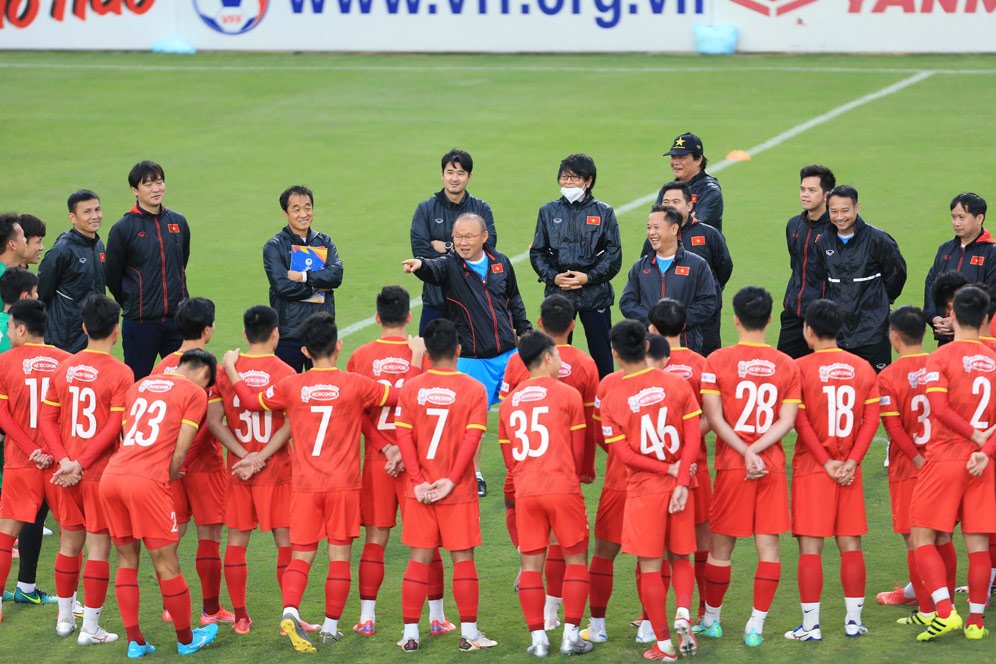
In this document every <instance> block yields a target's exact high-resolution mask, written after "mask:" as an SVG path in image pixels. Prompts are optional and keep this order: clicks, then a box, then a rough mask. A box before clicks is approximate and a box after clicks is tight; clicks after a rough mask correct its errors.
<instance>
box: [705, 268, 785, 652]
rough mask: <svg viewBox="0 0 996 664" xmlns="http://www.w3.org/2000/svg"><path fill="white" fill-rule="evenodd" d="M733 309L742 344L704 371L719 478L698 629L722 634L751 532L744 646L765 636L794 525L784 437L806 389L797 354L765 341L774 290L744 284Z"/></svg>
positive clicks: (709, 361)
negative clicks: (741, 540)
mask: <svg viewBox="0 0 996 664" xmlns="http://www.w3.org/2000/svg"><path fill="white" fill-rule="evenodd" d="M733 311H734V315H735V316H734V323H735V324H736V327H737V333H738V336H739V339H740V341H739V343H737V344H735V345H733V346H729V347H727V348H721V349H719V350H717V351H714V352H713V353H712V354H711V355H710V356H709V357H708V358H707V359H706V368H705V371H703V373H702V406H703V409H704V410H705V414H706V417H707V418H708V419H709V426H710V427H711V428H712V430H713V431H715V432H716V454H715V459H714V466H715V468H716V480H715V482H714V483H713V493H712V510H711V511H710V512H709V527H710V528H711V530H712V542H711V545H710V548H709V559H708V561H707V562H706V569H705V578H706V610H705V615H703V616H702V620H701V622H700V623H699V624H698V625H696V626H695V629H696V632H697V633H698V634H700V635H702V636H708V637H719V636H722V635H723V629H722V627H721V626H720V623H719V619H720V610H721V608H722V605H723V597H724V596H725V595H726V591H727V589H728V588H729V585H730V558H731V557H732V554H733V546H734V544H735V543H736V540H737V538H738V537H750V536H752V535H753V536H754V545H755V547H756V548H757V554H758V564H757V570H756V572H755V574H754V607H753V608H754V610H753V612H752V613H751V617H750V620H749V621H748V622H747V625H746V627H745V628H744V643H745V644H746V645H747V646H749V647H756V646H759V645H761V643H762V642H763V640H764V638H763V636H762V634H763V632H762V630H763V629H764V620H765V618H766V617H767V615H768V609H769V608H770V607H771V601H772V599H773V598H774V596H775V590H777V588H778V581H779V578H780V577H781V563H780V562H779V558H780V547H779V544H778V536H779V535H780V534H781V533H783V532H785V531H786V530H788V529H789V526H790V522H789V511H788V481H787V479H786V476H785V452H784V450H783V449H782V444H781V441H782V437H783V436H785V434H787V433H788V432H789V431H791V430H792V428H793V427H794V426H795V417H796V413H797V412H798V410H799V403H800V401H801V393H800V389H801V388H800V385H799V370H798V368H797V367H796V366H795V363H793V362H792V359H791V358H790V357H789V356H788V355H786V354H784V353H782V352H779V351H777V350H775V349H774V348H772V347H771V346H769V345H767V344H766V343H765V339H764V331H765V328H766V327H767V326H768V324H769V323H770V322H771V294H770V293H768V291H766V290H764V289H763V288H758V287H756V286H747V287H745V288H742V289H741V290H740V291H739V292H738V293H737V294H736V295H735V296H734V298H733Z"/></svg>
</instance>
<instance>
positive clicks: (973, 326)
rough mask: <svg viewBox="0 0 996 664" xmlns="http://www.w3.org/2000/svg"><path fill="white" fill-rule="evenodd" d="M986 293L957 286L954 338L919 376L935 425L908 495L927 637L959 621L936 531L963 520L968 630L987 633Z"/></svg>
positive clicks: (989, 375) (993, 525)
mask: <svg viewBox="0 0 996 664" xmlns="http://www.w3.org/2000/svg"><path fill="white" fill-rule="evenodd" d="M988 309H989V297H988V296H987V295H986V294H985V293H983V292H982V291H981V290H979V289H978V288H973V287H971V286H965V287H963V288H961V289H959V290H958V292H956V293H955V297H954V302H953V310H954V316H953V318H952V327H953V328H954V341H952V342H951V343H948V344H945V345H944V346H941V347H940V348H938V349H937V350H936V351H934V352H933V353H932V354H931V355H930V357H929V358H928V360H927V367H926V370H927V373H926V374H925V378H924V382H925V383H926V387H927V398H928V399H929V400H930V410H931V413H930V424H931V427H932V429H933V432H932V435H931V438H930V441H929V442H928V443H927V446H926V448H927V450H926V454H925V455H924V456H925V458H926V460H927V462H926V463H925V464H924V465H923V467H922V468H920V473H919V475H918V476H917V481H916V486H915V487H914V488H913V496H912V499H911V501H910V526H911V527H910V536H911V537H912V539H913V546H914V547H915V549H914V554H915V555H916V565H917V570H918V571H919V573H920V577H921V578H922V579H923V583H924V586H925V587H926V589H927V590H928V591H929V592H930V594H931V597H932V598H933V600H934V605H935V607H936V609H937V614H936V615H935V616H934V619H933V620H932V621H931V622H930V624H929V625H928V626H927V629H926V631H924V632H921V633H920V634H918V635H917V640H918V641H929V640H932V639H935V638H937V637H939V636H942V635H944V634H947V633H949V632H952V631H954V630H956V629H958V628H960V627H962V625H963V621H962V618H961V616H959V615H958V613H957V611H955V610H954V607H953V605H952V597H951V595H950V591H949V589H948V584H947V579H946V571H945V564H944V560H943V558H942V556H941V555H940V552H939V551H938V547H937V546H936V538H937V534H938V533H951V532H953V531H954V527H955V524H956V523H957V522H958V521H960V522H961V530H962V533H963V534H964V536H965V549H966V551H967V552H968V606H969V617H968V622H967V624H965V636H966V638H969V639H981V638H983V637H985V636H987V635H988V634H989V630H987V629H986V628H985V626H984V625H983V619H982V614H983V612H984V611H985V608H986V599H987V598H988V595H989V571H990V563H989V535H990V534H992V533H996V501H994V500H993V496H994V495H996V477H994V474H993V466H992V465H991V464H990V463H989V461H990V457H991V456H992V454H993V452H994V451H996V437H993V436H992V434H993V432H994V431H996V401H994V400H993V398H992V384H993V378H994V377H996V352H993V351H991V350H989V349H988V348H986V346H984V345H983V344H982V343H981V342H980V341H979V340H978V339H979V332H980V329H981V328H982V326H983V324H984V323H985V322H986V317H987V312H988Z"/></svg>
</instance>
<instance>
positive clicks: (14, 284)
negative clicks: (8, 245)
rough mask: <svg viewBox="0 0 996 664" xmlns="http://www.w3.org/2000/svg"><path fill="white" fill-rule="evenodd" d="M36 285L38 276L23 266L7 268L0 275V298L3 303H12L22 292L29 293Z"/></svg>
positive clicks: (18, 298) (19, 297)
mask: <svg viewBox="0 0 996 664" xmlns="http://www.w3.org/2000/svg"><path fill="white" fill-rule="evenodd" d="M37 286H38V277H37V276H36V275H35V273H34V272H30V271H28V270H26V269H24V268H23V267H11V268H7V271H6V272H4V273H3V275H0V300H3V303H4V304H14V303H15V302H17V301H18V300H20V299H21V295H22V294H23V293H30V292H31V291H32V290H34V289H35V288H36V287H37Z"/></svg>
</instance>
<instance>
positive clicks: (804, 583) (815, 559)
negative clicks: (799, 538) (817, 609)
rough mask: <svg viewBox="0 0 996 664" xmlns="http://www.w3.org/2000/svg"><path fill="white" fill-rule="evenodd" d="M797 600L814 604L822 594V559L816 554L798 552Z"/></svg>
mask: <svg viewBox="0 0 996 664" xmlns="http://www.w3.org/2000/svg"><path fill="white" fill-rule="evenodd" d="M796 576H797V577H798V580H799V601H800V602H802V603H803V604H815V603H817V602H819V601H820V595H822V594H823V560H822V558H820V556H819V555H818V554H815V553H803V554H799V571H798V573H797V574H796Z"/></svg>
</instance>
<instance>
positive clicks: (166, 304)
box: [153, 215, 169, 321]
mask: <svg viewBox="0 0 996 664" xmlns="http://www.w3.org/2000/svg"><path fill="white" fill-rule="evenodd" d="M153 223H155V225H156V236H157V237H158V238H159V259H160V264H159V267H160V271H161V272H162V278H163V321H165V320H166V314H168V313H169V288H167V286H166V247H165V246H164V245H163V233H162V228H160V224H159V215H156V216H155V217H153Z"/></svg>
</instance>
